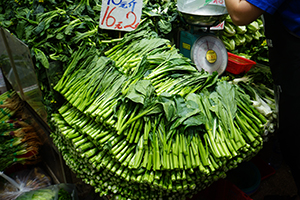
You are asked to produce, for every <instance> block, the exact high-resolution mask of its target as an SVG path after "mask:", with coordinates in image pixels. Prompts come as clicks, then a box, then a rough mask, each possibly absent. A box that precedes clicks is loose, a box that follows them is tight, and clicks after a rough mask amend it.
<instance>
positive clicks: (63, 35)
mask: <svg viewBox="0 0 300 200" xmlns="http://www.w3.org/2000/svg"><path fill="white" fill-rule="evenodd" d="M26 2H27V1H26ZM5 3H7V4H5ZM11 4H13V5H11ZM19 4H20V5H19V6H18V8H17V9H16V11H12V10H11V8H16V5H15V3H9V2H6V1H5V2H3V3H2V5H3V6H4V8H6V7H7V6H9V5H11V8H10V9H3V10H0V13H1V15H0V17H3V18H4V19H6V20H5V21H3V22H1V23H2V26H4V27H5V28H7V29H9V30H10V31H11V32H12V33H14V34H16V36H18V37H19V38H20V39H22V40H24V41H25V42H26V43H27V44H28V45H29V47H30V48H31V51H32V55H33V57H34V61H35V64H36V68H37V74H38V78H39V80H40V84H41V85H40V86H41V89H42V91H43V94H44V102H45V105H46V107H47V111H48V114H49V125H50V126H51V128H52V130H53V132H52V133H51V137H52V138H53V142H54V144H55V145H56V146H57V148H58V150H59V151H60V153H61V154H62V156H63V158H64V160H65V161H66V164H67V165H68V166H69V167H70V169H72V170H73V171H74V172H75V173H76V174H77V176H78V177H80V178H81V179H82V180H83V181H85V182H86V183H88V184H90V185H92V186H93V187H94V188H95V192H96V193H99V194H100V195H101V196H107V197H109V198H111V199H157V198H162V199H183V198H186V197H190V196H192V195H193V194H195V193H197V192H198V191H200V190H202V189H204V188H206V187H208V186H209V185H211V184H212V183H213V182H214V181H216V180H218V179H220V178H224V177H226V172H227V171H228V170H230V169H233V168H236V167H237V166H238V164H239V163H241V162H243V161H247V160H249V159H251V158H252V157H253V156H255V155H256V154H257V153H258V152H259V150H260V149H261V148H262V147H263V141H264V139H265V138H266V136H267V135H268V133H269V132H270V124H272V123H273V122H274V121H275V119H274V116H275V117H276V109H275V108H274V107H271V108H270V110H264V109H257V108H258V107H255V106H256V104H254V102H256V101H257V102H258V104H257V106H260V105H262V106H266V105H265V104H263V103H262V101H261V100H262V99H261V98H259V97H261V95H265V94H263V93H256V91H260V90H259V88H258V87H256V86H257V85H254V84H253V82H251V79H247V81H245V82H239V83H237V82H236V81H237V80H231V79H230V78H229V77H227V76H223V77H219V76H218V73H216V72H214V73H212V74H210V73H207V72H206V71H204V70H202V71H198V70H197V69H196V67H195V65H194V64H193V63H192V62H191V60H190V59H188V58H186V57H184V56H183V55H182V54H180V53H179V52H178V49H177V48H176V46H175V45H174V43H173V42H172V39H170V37H172V28H174V27H176V26H178V24H180V23H181V22H180V20H178V18H177V16H178V12H177V10H176V7H175V2H169V1H163V2H156V1H144V7H143V14H142V20H141V22H140V25H139V26H138V28H137V29H136V30H135V31H132V32H129V33H126V34H118V33H117V32H113V31H105V30H102V29H98V22H99V15H98V14H97V12H100V10H101V2H100V1H74V2H73V1H67V2H65V1H56V2H54V1H49V2H48V1H47V2H45V3H43V2H37V1H33V2H31V4H29V5H26V4H25V2H19ZM0 5H1V3H0ZM9 20H10V21H9ZM10 22H13V23H10ZM172 22H174V23H172ZM175 22H176V23H175ZM14 23H16V24H14ZM25 26H27V28H26V29H24V27H25ZM119 36H121V37H119ZM53 66H59V67H58V69H59V70H57V71H56V72H57V73H53V74H55V75H57V76H55V77H51V80H53V79H56V80H55V81H53V82H52V81H50V84H49V85H48V84H47V83H49V82H48V79H47V77H46V76H45V74H46V73H45V71H46V72H47V73H48V72H49V71H50V70H51V69H52V67H53ZM56 69H57V68H56ZM249 72H250V73H251V70H250V71H249ZM249 72H248V73H249ZM245 79H246V78H245ZM45 80H47V81H45ZM49 80H50V79H49ZM260 86H262V85H260ZM265 89H266V88H265ZM268 91H269V90H268ZM267 96H268V97H270V99H272V98H274V94H273V92H272V91H271V90H270V92H269V93H268V94H267ZM270 99H268V98H266V99H264V102H268V103H273V102H272V101H267V100H270ZM264 111H267V112H264Z"/></svg>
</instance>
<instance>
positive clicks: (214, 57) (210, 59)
mask: <svg viewBox="0 0 300 200" xmlns="http://www.w3.org/2000/svg"><path fill="white" fill-rule="evenodd" d="M206 60H207V61H208V62H209V63H215V62H216V60H217V54H216V52H215V51H214V50H208V51H207V52H206Z"/></svg>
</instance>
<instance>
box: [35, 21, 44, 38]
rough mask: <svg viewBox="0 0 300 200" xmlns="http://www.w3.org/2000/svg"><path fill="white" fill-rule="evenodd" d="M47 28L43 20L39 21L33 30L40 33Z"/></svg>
mask: <svg viewBox="0 0 300 200" xmlns="http://www.w3.org/2000/svg"><path fill="white" fill-rule="evenodd" d="M44 28H45V22H44V21H42V22H40V23H39V25H38V26H37V27H36V28H35V29H34V30H33V33H34V34H35V35H39V34H40V33H41V32H42V31H43V30H44Z"/></svg>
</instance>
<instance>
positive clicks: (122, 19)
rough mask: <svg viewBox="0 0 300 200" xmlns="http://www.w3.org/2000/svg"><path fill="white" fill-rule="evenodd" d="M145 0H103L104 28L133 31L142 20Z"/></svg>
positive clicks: (101, 19)
mask: <svg viewBox="0 0 300 200" xmlns="http://www.w3.org/2000/svg"><path fill="white" fill-rule="evenodd" d="M142 6H143V0H102V7H101V14H100V21H99V25H100V28H102V29H111V30H120V31H133V30H135V29H136V28H137V27H138V25H139V23H140V20H141V14H142Z"/></svg>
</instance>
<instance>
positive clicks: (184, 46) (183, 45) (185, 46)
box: [182, 42, 191, 50]
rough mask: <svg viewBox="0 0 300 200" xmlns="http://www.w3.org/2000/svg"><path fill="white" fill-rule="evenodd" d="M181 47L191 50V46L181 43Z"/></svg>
mask: <svg viewBox="0 0 300 200" xmlns="http://www.w3.org/2000/svg"><path fill="white" fill-rule="evenodd" d="M182 47H183V48H185V49H187V50H191V45H189V44H187V43H184V42H183V43H182Z"/></svg>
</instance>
